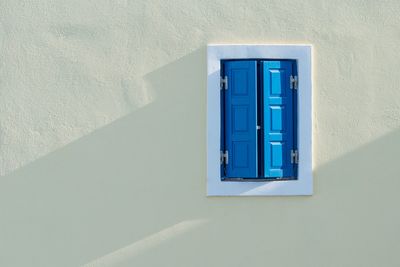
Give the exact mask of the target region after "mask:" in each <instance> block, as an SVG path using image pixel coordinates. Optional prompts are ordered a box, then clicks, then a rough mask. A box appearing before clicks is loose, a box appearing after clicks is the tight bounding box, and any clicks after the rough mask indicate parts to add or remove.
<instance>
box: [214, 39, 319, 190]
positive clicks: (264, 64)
mask: <svg viewBox="0 0 400 267" xmlns="http://www.w3.org/2000/svg"><path fill="white" fill-rule="evenodd" d="M297 77H298V78H297ZM311 78H312V77H311V46H310V45H209V46H208V48H207V194H208V195H209V196H242V195H259V196H262V195H264V196H268V195H311V194H312V158H311V152H312V146H311V137H312V135H311V125H312V124H311V122H312V118H311V110H312V101H311V100H312V97H311V92H312V91H311V81H312V79H311ZM221 88H222V90H221ZM296 88H297V89H296Z"/></svg>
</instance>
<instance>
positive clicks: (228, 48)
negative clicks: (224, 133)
mask: <svg viewBox="0 0 400 267" xmlns="http://www.w3.org/2000/svg"><path fill="white" fill-rule="evenodd" d="M246 58H252V59H293V60H296V61H297V71H298V77H299V83H298V107H297V108H298V114H299V115H298V129H297V131H298V132H297V136H298V153H299V165H298V178H297V180H274V181H222V180H221V171H220V170H221V166H220V147H221V145H220V140H221V138H220V135H221V108H220V71H221V60H222V59H246ZM311 67H312V46H311V45H275V44H274V45H270V44H257V45H241V44H229V45H220V44H210V45H208V46H207V195H208V196H290V195H312V194H313V177H312V142H311V141H312V68H311Z"/></svg>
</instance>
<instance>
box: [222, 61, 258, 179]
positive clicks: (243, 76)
mask: <svg viewBox="0 0 400 267" xmlns="http://www.w3.org/2000/svg"><path fill="white" fill-rule="evenodd" d="M223 68H224V76H227V78H228V87H227V90H224V100H225V105H224V111H225V112H224V113H225V114H224V115H225V122H224V124H225V149H226V150H227V151H228V164H226V166H225V168H226V170H225V172H226V175H225V176H226V177H229V178H256V177H257V176H258V175H257V62H256V61H254V60H253V61H225V62H224V66H223Z"/></svg>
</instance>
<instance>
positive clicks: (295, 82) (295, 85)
mask: <svg viewBox="0 0 400 267" xmlns="http://www.w3.org/2000/svg"><path fill="white" fill-rule="evenodd" d="M298 87H299V79H298V78H297V76H293V75H290V89H295V90H297V89H298Z"/></svg>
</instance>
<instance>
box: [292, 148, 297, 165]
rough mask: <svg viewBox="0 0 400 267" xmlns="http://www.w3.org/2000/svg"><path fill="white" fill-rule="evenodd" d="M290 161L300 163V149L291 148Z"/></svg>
mask: <svg viewBox="0 0 400 267" xmlns="http://www.w3.org/2000/svg"><path fill="white" fill-rule="evenodd" d="M290 162H291V163H292V164H298V163H299V152H298V150H297V149H296V150H293V149H292V150H290Z"/></svg>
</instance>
